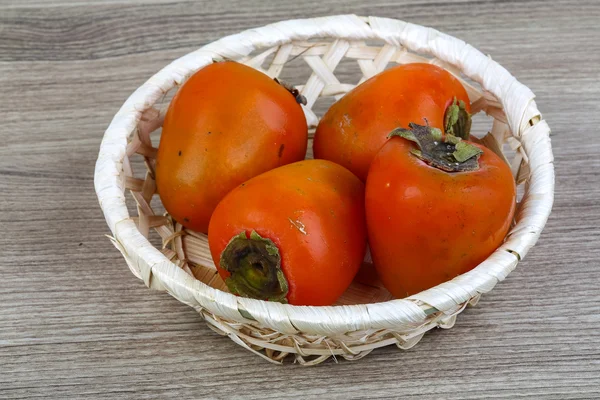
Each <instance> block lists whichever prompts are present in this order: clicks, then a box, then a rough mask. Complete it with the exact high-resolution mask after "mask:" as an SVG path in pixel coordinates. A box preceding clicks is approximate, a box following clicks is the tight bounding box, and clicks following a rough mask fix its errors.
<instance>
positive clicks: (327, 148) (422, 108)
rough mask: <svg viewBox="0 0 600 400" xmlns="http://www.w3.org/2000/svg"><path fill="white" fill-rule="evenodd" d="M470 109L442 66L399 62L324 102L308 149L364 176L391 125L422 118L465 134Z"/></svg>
mask: <svg viewBox="0 0 600 400" xmlns="http://www.w3.org/2000/svg"><path fill="white" fill-rule="evenodd" d="M470 111H471V108H470V103H469V97H468V95H467V92H466V90H465V88H464V87H463V85H462V84H461V83H460V81H459V80H458V79H457V78H455V77H454V76H453V75H452V74H451V73H449V72H448V71H446V70H445V69H443V68H440V67H438V66H436V65H433V64H422V63H415V64H406V65H399V66H396V67H393V68H390V69H388V70H386V71H383V72H381V73H379V74H377V75H375V76H374V77H372V78H370V79H368V80H367V81H365V82H363V83H362V84H360V85H358V86H357V87H356V88H354V89H353V90H351V91H350V92H348V93H347V94H346V95H345V96H344V97H342V98H341V99H340V100H339V101H337V102H336V103H334V104H333V105H332V106H331V107H330V108H329V110H328V111H327V112H326V113H325V115H324V116H323V118H322V119H321V121H320V122H319V125H318V127H317V130H316V132H315V137H314V142H313V152H314V155H315V158H323V159H326V160H331V161H333V162H335V163H338V164H340V165H342V166H344V167H346V168H348V169H349V170H350V171H352V172H353V173H354V174H355V175H356V176H358V177H359V178H360V179H362V180H363V181H365V180H366V179H367V173H368V171H369V166H370V164H371V161H372V160H373V157H375V154H377V152H378V151H379V149H380V148H381V146H383V144H384V143H385V142H386V140H387V135H388V133H390V132H391V131H392V130H393V129H395V128H397V127H399V126H408V124H409V123H411V122H415V121H416V122H418V121H423V119H426V120H427V121H429V124H430V125H431V126H432V127H435V128H438V129H443V130H444V131H447V132H449V133H452V134H454V135H455V136H459V137H462V138H463V139H468V138H469V131H470V129H471V118H470V115H469V112H470Z"/></svg>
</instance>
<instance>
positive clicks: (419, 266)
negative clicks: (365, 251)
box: [365, 137, 516, 298]
mask: <svg viewBox="0 0 600 400" xmlns="http://www.w3.org/2000/svg"><path fill="white" fill-rule="evenodd" d="M476 146H478V147H479V148H481V149H482V150H483V154H482V155H481V156H480V158H479V166H480V168H479V170H477V171H471V172H450V173H449V172H444V171H441V170H439V169H437V168H434V167H431V166H429V165H427V164H426V163H425V162H423V161H421V160H420V159H418V158H417V157H415V156H413V155H412V154H410V149H413V148H415V145H414V144H413V143H411V142H409V141H407V140H405V139H402V138H399V137H395V138H392V139H390V140H389V142H388V143H386V144H385V145H384V146H383V147H382V149H381V151H379V153H378V154H377V155H376V157H375V158H374V160H373V162H372V164H371V168H370V170H369V175H368V178H367V183H366V189H365V207H366V215H367V227H368V232H369V245H370V249H371V255H372V257H373V262H374V264H375V267H376V268H377V272H378V274H379V276H380V278H381V280H382V282H383V284H384V286H385V287H386V288H387V289H388V290H389V291H390V292H391V293H392V295H394V296H395V297H397V298H403V297H406V296H410V295H413V294H415V293H418V292H420V291H422V290H425V289H429V288H431V287H433V286H435V285H438V284H440V283H442V282H445V281H448V280H450V279H452V278H454V277H456V276H458V275H460V274H462V273H465V272H467V271H469V270H471V269H473V268H474V267H476V266H477V265H478V264H479V263H481V262H482V261H484V260H485V259H486V258H487V257H488V256H489V255H490V254H491V253H492V252H493V251H494V250H496V248H497V247H498V246H500V244H501V243H502V242H503V240H504V237H505V236H506V234H507V232H508V229H509V227H510V224H511V221H512V219H513V215H514V211H515V200H516V188H515V183H514V180H513V177H512V174H511V171H510V168H509V167H508V165H507V164H506V163H505V162H504V161H503V160H501V159H500V158H499V157H498V156H497V155H496V154H494V153H493V152H492V151H490V150H488V149H486V148H485V147H483V146H479V145H476Z"/></svg>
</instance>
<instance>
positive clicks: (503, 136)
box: [123, 39, 529, 305]
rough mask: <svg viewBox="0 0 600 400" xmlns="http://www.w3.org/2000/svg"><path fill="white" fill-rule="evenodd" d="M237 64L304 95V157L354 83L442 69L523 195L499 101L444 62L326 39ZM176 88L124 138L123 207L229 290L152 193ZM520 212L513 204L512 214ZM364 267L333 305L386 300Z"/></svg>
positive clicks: (204, 242)
mask: <svg viewBox="0 0 600 400" xmlns="http://www.w3.org/2000/svg"><path fill="white" fill-rule="evenodd" d="M237 61H239V62H243V63H245V64H247V65H249V66H251V67H253V68H256V69H258V70H261V71H262V72H264V73H266V74H268V75H269V76H271V77H278V78H280V79H282V80H284V81H286V82H288V83H290V84H292V85H294V86H296V87H297V88H298V89H299V90H300V91H301V92H302V94H303V95H305V97H306V98H307V100H308V105H307V106H306V107H304V110H305V113H306V116H307V120H308V122H309V144H308V151H307V154H306V158H312V137H313V134H314V130H315V127H316V125H317V123H318V118H319V117H320V116H321V115H323V114H324V112H325V111H326V110H327V108H328V107H329V106H330V105H331V104H333V102H335V101H336V99H339V98H340V97H341V96H343V95H344V94H345V93H347V92H348V91H349V90H351V89H352V88H353V87H355V86H356V85H357V84H359V83H361V82H363V81H364V80H366V79H368V78H370V77H371V76H373V75H375V74H377V73H379V72H381V71H383V70H384V69H387V68H389V67H392V66H395V65H397V64H407V63H414V62H428V63H433V64H436V65H438V66H441V67H443V68H445V69H447V70H448V71H450V72H451V73H453V74H454V75H455V76H457V77H458V78H459V79H461V81H462V82H463V85H464V86H465V88H466V89H467V92H468V94H469V99H470V101H471V108H472V112H473V114H474V115H473V128H472V134H474V135H475V136H476V137H477V138H478V140H480V141H481V142H482V143H483V144H484V145H486V146H487V147H488V148H490V149H491V150H493V151H494V152H496V153H497V154H499V155H500V156H502V157H503V158H504V159H505V160H506V162H507V163H508V164H509V165H510V166H511V169H512V171H513V175H514V177H515V180H516V182H517V185H518V195H519V196H518V200H520V199H521V196H522V195H523V193H524V184H525V183H526V178H527V176H528V175H529V170H528V167H527V157H526V156H525V155H524V153H523V152H522V148H521V146H520V143H519V141H518V140H517V139H516V138H515V137H513V136H512V135H511V132H510V129H509V127H508V125H507V120H506V116H505V114H504V111H503V109H502V106H501V103H500V102H499V101H498V99H497V98H495V97H494V96H493V95H492V94H491V93H489V92H486V91H484V90H482V89H481V87H480V86H479V85H478V84H477V83H474V82H472V81H470V80H469V79H467V78H466V77H465V76H464V75H463V74H461V72H460V71H458V70H457V69H456V68H454V67H453V66H451V65H448V64H446V63H444V62H443V61H440V60H438V59H435V58H431V57H427V56H424V55H419V54H416V53H413V52H411V51H408V50H407V49H405V48H397V47H394V46H391V45H388V44H384V43H382V42H375V41H373V42H363V41H360V42H350V41H344V40H327V39H319V40H312V41H298V42H292V43H289V44H284V45H282V46H276V47H272V48H268V49H259V50H258V51H256V52H255V53H253V54H251V55H249V56H247V57H244V58H242V59H240V60H237ZM176 90H177V86H176V87H174V88H173V89H171V90H170V91H169V92H167V93H165V94H164V96H163V97H162V98H161V100H160V101H158V102H157V103H156V104H155V105H154V106H153V107H151V108H149V109H148V110H146V111H145V112H144V113H143V116H142V119H141V121H140V123H139V124H138V126H137V129H135V130H134V131H133V132H132V133H131V135H130V137H129V140H128V147H127V154H126V156H125V158H124V161H123V174H124V181H125V187H126V189H128V191H129V193H130V196H126V197H127V205H128V208H129V212H130V215H133V216H134V217H132V219H133V220H134V221H135V223H136V225H137V226H138V229H139V231H140V232H141V233H142V234H143V235H144V236H146V237H147V238H148V239H149V240H150V242H151V243H152V244H153V245H154V246H155V247H156V248H157V249H159V250H161V251H162V253H163V254H164V255H165V256H166V257H167V258H168V259H170V260H171V261H172V262H173V263H175V264H176V265H177V266H178V267H180V268H182V269H183V270H184V271H185V272H187V273H188V274H190V275H192V276H194V277H195V278H196V279H198V280H200V281H202V282H204V283H205V284H207V285H209V286H212V287H214V288H216V289H220V290H223V291H227V287H226V286H225V284H224V282H223V281H222V280H221V278H220V277H219V275H218V274H217V272H216V269H215V266H214V263H213V261H212V259H211V256H210V252H209V249H208V239H207V236H206V235H205V234H200V233H196V232H193V231H190V230H187V229H184V228H183V227H182V226H181V225H180V224H178V223H176V222H175V221H173V219H172V218H170V216H169V215H168V214H166V213H165V210H164V207H163V206H162V204H161V202H160V198H159V197H158V195H157V193H156V184H155V181H154V167H155V158H156V153H157V148H156V147H157V146H158V143H159V140H160V132H161V126H162V122H163V118H164V114H165V111H166V109H167V107H168V105H169V102H170V100H171V98H172V96H173V94H174V93H175V92H176ZM518 208H519V204H517V211H518ZM516 215H518V212H517V213H516ZM369 262H370V256H369V255H368V254H367V256H366V258H365V263H364V268H363V270H361V272H360V273H359V274H358V276H357V277H356V279H355V280H354V282H353V283H352V285H351V286H350V287H349V288H348V290H347V291H346V292H345V293H344V294H343V295H342V297H341V298H340V299H339V300H338V302H337V303H336V304H338V305H350V304H365V303H375V302H381V301H387V300H391V299H392V297H391V295H390V294H389V292H387V290H386V289H385V288H383V286H382V285H381V284H380V283H379V281H378V280H377V278H376V277H375V276H373V274H372V273H369V270H370V269H369V268H368V264H369Z"/></svg>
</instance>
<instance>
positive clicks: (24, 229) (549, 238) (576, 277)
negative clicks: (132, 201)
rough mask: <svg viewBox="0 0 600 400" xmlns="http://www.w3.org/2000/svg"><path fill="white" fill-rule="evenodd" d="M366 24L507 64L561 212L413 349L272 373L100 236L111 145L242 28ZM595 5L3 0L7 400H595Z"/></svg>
mask: <svg viewBox="0 0 600 400" xmlns="http://www.w3.org/2000/svg"><path fill="white" fill-rule="evenodd" d="M348 12H354V13H356V14H360V15H380V16H392V17H397V18H400V19H404V20H408V21H412V22H416V23H419V24H423V25H429V26H433V27H435V28H438V29H440V30H442V31H445V32H447V33H450V34H452V35H455V36H458V37H460V38H462V39H464V40H466V41H467V42H469V43H471V44H472V45H474V46H476V47H478V48H479V49H481V50H482V51H484V52H486V53H490V54H492V55H493V57H494V59H495V60H497V61H499V62H500V63H501V64H503V65H504V66H505V67H507V68H508V69H509V71H511V72H512V73H513V74H514V75H516V76H517V77H518V78H519V79H520V80H521V81H522V82H523V83H525V84H526V85H528V86H529V87H530V88H532V90H533V91H534V92H536V94H537V95H538V105H539V108H540V109H541V110H542V112H544V113H545V118H546V119H547V120H548V122H549V124H550V126H551V127H552V129H553V146H554V152H555V158H556V172H557V181H556V184H557V189H556V204H555V207H554V211H553V214H552V216H551V218H550V220H549V222H548V225H547V226H546V229H545V231H544V233H543V235H542V237H541V239H540V241H539V243H538V245H537V246H536V247H534V248H533V250H532V251H531V252H530V253H529V255H528V256H527V259H526V260H525V261H523V262H522V263H521V264H520V265H519V267H518V269H517V270H516V271H515V272H513V273H512V274H511V275H510V277H509V278H508V279H507V280H505V281H504V282H502V283H501V284H499V285H498V286H497V287H496V288H495V289H494V291H493V292H492V293H490V294H488V295H486V296H484V297H483V299H482V301H481V302H480V303H479V305H478V306H477V307H474V308H471V309H468V310H467V311H466V312H465V313H463V314H462V315H461V316H460V318H459V320H458V322H457V324H456V326H455V327H454V328H453V329H451V330H448V331H441V330H436V331H434V332H431V333H429V334H427V335H426V337H425V338H424V339H423V340H422V341H421V343H420V344H419V345H418V346H417V347H415V348H413V349H412V350H409V351H400V350H399V349H397V348H395V347H388V348H383V349H380V350H377V351H374V352H373V353H372V354H370V355H369V356H368V357H366V358H365V359H362V360H360V361H357V362H349V361H342V362H340V363H339V364H336V363H334V362H333V361H330V362H327V363H325V364H323V365H320V366H318V367H312V368H304V367H301V366H298V365H286V366H284V367H280V366H279V367H278V366H274V365H271V364H268V363H267V362H265V361H264V360H262V359H260V358H258V357H257V356H255V355H252V354H251V353H249V352H247V351H245V350H243V349H241V348H240V347H239V346H237V345H236V344H234V343H233V342H231V341H230V340H229V339H227V338H226V337H221V336H218V335H216V334H214V333H213V332H212V331H210V330H209V329H208V328H207V327H206V326H205V324H204V323H203V322H202V321H201V319H200V318H199V316H198V314H197V313H196V312H195V311H194V310H193V309H191V308H189V307H187V306H185V305H183V304H180V303H178V302H177V301H176V300H174V299H173V298H171V297H170V296H168V295H167V294H164V293H159V292H154V291H150V290H148V289H147V288H146V287H145V286H144V285H143V283H142V282H141V281H138V280H137V279H136V278H135V277H134V276H133V275H132V274H131V273H130V272H129V270H128V268H127V267H126V265H125V263H124V260H123V259H122V257H121V255H120V254H119V253H118V252H117V251H116V250H115V249H114V248H113V247H112V246H111V244H110V242H109V241H108V239H107V238H106V237H105V236H104V235H105V234H107V233H109V231H108V228H107V226H106V224H105V222H104V219H103V216H102V214H101V212H100V209H99V207H98V204H97V200H96V196H95V194H94V188H93V171H94V162H95V160H96V155H97V151H98V146H99V143H100V140H101V138H102V134H103V132H104V130H105V128H106V127H107V125H108V123H109V122H110V120H111V118H112V116H113V114H114V113H115V112H116V111H117V110H118V108H119V107H120V105H121V104H122V103H123V101H124V100H125V99H126V98H127V96H128V95H129V94H130V93H131V92H133V91H134V90H135V89H136V88H137V87H138V86H139V85H140V84H141V83H142V82H144V81H145V80H146V79H147V78H148V77H149V76H151V75H152V74H153V73H155V72H156V71H158V70H159V69H160V68H161V67H163V66H164V65H166V64H167V63H168V62H169V61H171V60H173V59H175V58H177V57H179V56H181V55H183V54H185V53H187V52H189V51H191V50H194V49H196V48H197V47H199V46H200V45H202V44H205V43H207V42H210V41H212V40H215V39H217V38H219V37H221V36H223V35H225V34H230V33H234V32H237V31H239V30H241V29H245V28H249V27H253V26H258V25H263V24H265V23H269V22H274V21H277V20H281V19H287V18H296V17H303V16H318V15H326V14H339V13H348ZM599 16H600V2H598V1H597V0H587V1H552V2H550V1H498V2H494V1H445V2H439V1H432V0H414V1H406V2H404V4H401V2H395V1H375V0H369V1H362V0H345V1H342V0H336V1H330V2H326V1H322V0H303V1H294V0H285V1H283V0H280V1H274V2H266V1H265V2H259V1H252V2H250V1H232V2H217V1H210V2H209V1H207V2H203V3H194V2H189V1H187V2H184V1H176V0H147V1H138V0H123V1H117V0H94V1H90V2H81V1H72V0H55V1H42V0H19V1H16V0H15V1H7V0H0V82H1V84H0V87H1V88H2V89H1V90H2V96H0V109H1V111H2V114H1V115H2V116H1V120H2V130H1V131H0V398H6V399H8V398H29V397H43V398H109V399H116V398H129V397H135V398H228V397H230V396H234V395H235V397H239V398H256V399H265V398H284V397H302V398H304V397H307V398H340V399H346V398H351V397H352V398H367V397H369V398H413V397H420V396H423V397H429V398H447V399H467V398H468V399H475V398H477V399H489V398H506V399H513V398H517V397H528V398H534V399H575V398H590V399H591V398H599V397H600V289H599V284H600V178H599V174H598V171H599V170H600V157H599V154H600V140H598V137H600V131H599V126H600V106H599V104H600V24H599V22H600V21H599Z"/></svg>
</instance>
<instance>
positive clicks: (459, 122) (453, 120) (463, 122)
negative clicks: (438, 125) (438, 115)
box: [444, 97, 471, 140]
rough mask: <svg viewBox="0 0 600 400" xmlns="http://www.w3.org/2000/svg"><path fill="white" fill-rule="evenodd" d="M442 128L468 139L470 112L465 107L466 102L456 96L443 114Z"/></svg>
mask: <svg viewBox="0 0 600 400" xmlns="http://www.w3.org/2000/svg"><path fill="white" fill-rule="evenodd" d="M444 130H445V131H446V134H451V135H454V136H456V137H459V138H461V139H465V140H468V139H469V135H470V134H471V114H469V112H468V111H467V109H466V104H465V102H464V101H462V100H457V99H456V97H455V98H454V101H453V102H452V104H450V105H449V106H448V108H446V113H445V114H444Z"/></svg>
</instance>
